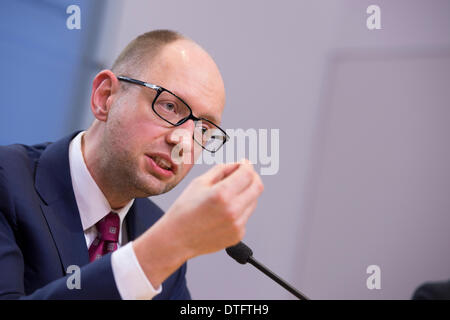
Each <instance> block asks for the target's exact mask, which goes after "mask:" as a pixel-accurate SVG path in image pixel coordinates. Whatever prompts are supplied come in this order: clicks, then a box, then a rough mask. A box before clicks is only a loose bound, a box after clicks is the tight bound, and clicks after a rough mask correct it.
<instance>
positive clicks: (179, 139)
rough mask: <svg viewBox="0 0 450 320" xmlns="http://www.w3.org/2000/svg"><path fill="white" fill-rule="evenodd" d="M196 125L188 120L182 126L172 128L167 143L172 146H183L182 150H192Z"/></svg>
mask: <svg viewBox="0 0 450 320" xmlns="http://www.w3.org/2000/svg"><path fill="white" fill-rule="evenodd" d="M194 130H195V123H194V121H193V120H188V121H186V122H185V123H183V124H182V125H180V126H177V127H173V128H171V130H170V132H169V134H167V136H166V141H167V143H169V144H171V145H178V144H182V147H183V148H182V149H184V150H186V151H187V150H191V149H192V143H193V140H192V137H193V135H194Z"/></svg>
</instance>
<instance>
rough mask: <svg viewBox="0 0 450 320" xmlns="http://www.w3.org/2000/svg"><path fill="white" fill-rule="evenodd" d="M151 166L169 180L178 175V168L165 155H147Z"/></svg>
mask: <svg viewBox="0 0 450 320" xmlns="http://www.w3.org/2000/svg"><path fill="white" fill-rule="evenodd" d="M147 158H148V160H149V164H150V166H151V167H152V168H153V170H154V172H155V173H157V174H158V175H160V176H163V177H166V178H169V177H171V176H173V175H174V174H176V173H177V170H178V167H177V165H176V164H175V163H173V162H172V161H171V160H170V158H169V157H168V156H167V155H165V154H152V155H149V154H147Z"/></svg>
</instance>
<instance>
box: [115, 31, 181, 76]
mask: <svg viewBox="0 0 450 320" xmlns="http://www.w3.org/2000/svg"><path fill="white" fill-rule="evenodd" d="M180 39H185V37H184V36H183V35H181V34H180V33H178V32H176V31H172V30H154V31H150V32H146V33H144V34H141V35H139V36H138V37H137V38H136V39H134V40H133V41H131V42H130V43H129V44H128V45H127V46H126V47H125V49H123V50H122V52H121V53H120V55H119V56H118V57H117V59H116V60H115V61H114V64H113V66H112V68H111V70H112V71H113V72H114V73H116V74H121V73H124V72H132V73H133V74H135V75H139V71H140V70H142V67H143V65H144V64H145V63H146V62H148V61H151V60H153V58H154V57H155V56H157V55H158V53H159V52H160V51H161V49H162V48H163V47H164V46H166V45H168V44H169V43H172V42H174V41H176V40H180Z"/></svg>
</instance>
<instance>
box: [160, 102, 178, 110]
mask: <svg viewBox="0 0 450 320" xmlns="http://www.w3.org/2000/svg"><path fill="white" fill-rule="evenodd" d="M163 107H164V109H166V111H175V109H176V106H175V104H173V103H171V102H167V103H164V104H163Z"/></svg>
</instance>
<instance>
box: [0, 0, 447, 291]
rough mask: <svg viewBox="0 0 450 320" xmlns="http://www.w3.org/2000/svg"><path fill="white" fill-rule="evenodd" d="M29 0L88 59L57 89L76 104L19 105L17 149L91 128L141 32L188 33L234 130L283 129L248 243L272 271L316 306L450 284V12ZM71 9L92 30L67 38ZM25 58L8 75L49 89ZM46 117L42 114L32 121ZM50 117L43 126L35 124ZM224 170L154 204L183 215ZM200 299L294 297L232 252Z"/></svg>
mask: <svg viewBox="0 0 450 320" xmlns="http://www.w3.org/2000/svg"><path fill="white" fill-rule="evenodd" d="M9 2H10V3H8V1H6V3H8V5H9V6H8V5H5V2H3V3H2V8H1V9H2V10H1V12H4V13H3V15H6V14H5V12H8V11H7V10H10V9H9V8H10V7H11V6H13V5H12V1H9ZM14 3H15V4H14V6H15V8H16V11H14V12H15V14H16V15H19V16H20V15H21V14H23V12H25V11H26V10H25V9H22V7H17V4H16V3H19V4H20V5H21V6H23V8H28V9H29V8H30V7H33V8H38V9H35V10H41V9H42V8H52V9H49V11H51V12H55V14H56V15H58V17H59V18H58V19H57V20H56V22H55V25H58V27H59V28H62V30H61V33H63V34H62V35H59V37H60V39H61V41H55V39H54V38H53V41H48V43H49V44H48V46H50V43H52V45H53V46H54V45H55V44H56V46H58V44H59V45H60V46H61V47H62V46H63V45H64V41H66V42H68V43H70V44H71V45H73V44H74V43H75V40H77V41H79V42H77V43H79V45H77V47H76V48H73V49H71V52H76V53H78V55H76V57H78V58H77V59H78V60H77V59H75V58H74V59H72V60H70V59H68V58H67V54H66V55H65V56H64V55H63V56H62V57H63V58H61V59H60V60H61V61H60V63H61V65H63V66H67V65H71V66H73V68H74V70H77V71H78V72H77V73H76V76H73V77H72V76H69V75H68V73H65V71H61V70H59V71H60V72H61V75H60V76H59V78H57V79H54V78H53V80H49V82H48V84H47V87H48V86H50V87H51V88H53V89H54V88H60V87H58V86H61V85H62V84H66V87H64V88H62V89H60V90H61V91H62V92H66V93H67V95H68V96H67V97H65V98H64V97H61V98H60V102H58V105H57V107H56V108H55V107H54V106H55V103H54V102H52V99H53V98H54V96H53V95H51V94H50V93H49V95H48V96H46V97H42V98H41V99H42V100H36V98H35V97H33V96H32V95H30V97H31V98H32V99H34V100H33V103H32V104H28V103H26V102H23V101H21V100H20V101H18V99H17V97H16V95H11V97H10V99H9V100H8V99H6V102H5V98H3V103H2V104H1V113H0V115H1V118H2V119H0V121H1V123H0V124H1V127H2V131H1V143H3V144H6V143H12V142H26V143H34V142H39V141H41V140H55V139H57V138H59V137H60V136H61V135H63V134H67V133H69V132H71V131H72V130H74V129H83V128H87V127H88V126H89V124H90V122H91V121H92V116H91V114H90V111H89V95H90V87H91V81H92V78H93V76H94V75H95V73H96V72H98V71H99V70H101V69H102V68H109V67H110V66H111V64H112V62H113V60H114V59H115V57H116V56H117V55H118V53H119V52H120V51H121V50H122V49H123V48H124V47H125V46H126V44H127V43H128V42H129V41H130V40H132V39H133V38H134V37H136V36H137V35H139V34H141V33H143V32H146V31H149V30H152V29H159V28H168V29H174V30H177V31H180V32H181V33H183V34H185V35H186V36H188V37H190V38H192V39H194V40H195V41H197V42H198V43H199V44H200V45H202V46H203V47H204V48H205V49H206V50H207V51H209V52H210V54H211V55H212V56H213V58H214V59H215V60H216V62H217V64H218V66H219V68H220V69H221V71H222V74H223V77H224V81H225V86H226V90H227V103H226V107H225V111H224V116H223V127H225V128H243V129H247V128H255V129H269V130H270V129H279V132H280V155H279V159H280V167H279V171H278V173H277V174H276V175H271V176H269V175H265V176H262V179H263V182H264V184H265V191H264V193H263V195H262V197H261V199H260V201H259V204H258V207H257V209H256V211H255V213H254V215H253V216H252V218H251V219H250V220H249V223H248V227H247V234H246V237H245V239H244V240H245V242H246V243H247V244H248V245H250V246H251V247H252V249H253V251H254V255H255V257H256V258H257V259H258V260H261V261H262V262H263V263H264V264H266V265H267V266H268V267H269V268H271V269H272V270H274V271H275V272H276V273H278V274H279V275H280V276H281V277H283V278H284V279H286V280H288V281H289V282H290V283H291V284H293V285H294V286H296V287H297V288H299V289H300V290H301V291H302V292H304V293H305V294H306V295H308V296H309V297H310V298H312V299H409V298H410V297H411V295H412V293H413V291H414V290H415V288H416V287H417V286H419V285H420V284H421V283H423V282H425V281H437V280H446V279H449V278H450V254H449V253H450V252H449V245H450V147H449V145H450V144H449V142H448V137H450V125H449V122H450V103H449V101H450V1H447V0H434V1H427V0H420V1H419V0H409V1H406V0H397V1H380V0H379V1H365V0H359V1H356V0H341V1H333V0H330V1H313V0H309V1H296V0H281V1H276V2H274V1H260V0H247V1H237V0H229V1H211V0H191V1H180V0H178V1H174V0H165V1H149V0H133V1H123V0H122V1H95V5H92V2H89V1H65V2H64V1H63V3H64V4H63V5H61V4H60V2H59V3H58V5H59V7H58V6H57V7H56V9H55V7H54V6H53V4H54V3H56V1H50V0H48V1H33V2H32V3H33V4H31V2H30V1H25V0H18V1H14ZM36 3H37V4H36ZM66 3H67V4H66ZM68 4H79V5H80V7H81V13H82V19H84V20H82V29H81V30H70V31H69V30H66V29H65V18H66V17H67V14H66V13H65V7H67V5H68ZM371 4H376V5H378V6H380V8H381V27H382V29H381V30H368V29H367V27H366V19H367V18H368V16H369V14H367V13H366V9H367V7H368V6H369V5H371ZM28 9H27V10H28ZM30 10H31V9H30ZM58 10H61V11H58ZM9 15H11V11H9ZM4 18H5V19H7V17H4ZM30 19H33V18H30ZM36 19H37V20H34V21H33V22H34V23H35V24H37V25H38V26H39V25H41V24H43V23H45V21H44V19H38V18H36ZM0 20H1V19H0ZM47 20H48V19H47ZM11 24H13V22H10V24H7V23H6V22H3V25H2V30H3V31H2V40H1V45H2V48H9V49H8V50H10V51H8V52H14V51H13V50H18V51H20V52H23V48H20V44H21V43H24V40H20V39H21V38H20V37H19V38H18V39H19V40H17V38H13V37H11V32H10V31H9V30H8V28H11ZM50 29H51V30H55V29H54V28H49V30H50ZM11 30H13V28H11ZM27 32H31V31H30V30H28V31H27V29H26V28H25V29H24V32H23V33H24V34H27ZM48 32H50V31H48ZM38 37H41V38H42V39H43V40H42V41H38V42H39V43H40V44H35V46H37V47H39V46H40V47H39V48H40V50H41V51H42V52H43V53H42V55H43V56H45V57H48V53H47V51H49V50H50V49H48V48H47V47H46V46H45V43H46V42H45V41H46V39H47V40H48V37H49V34H48V33H46V31H45V30H44V31H42V32H41V34H39V35H38ZM42 42H44V45H42ZM11 43H14V44H15V46H16V47H17V46H18V48H16V49H11V47H12V45H11ZM56 51H58V50H56ZM5 52H6V51H3V53H2V55H5V54H6V53H5ZM10 56H11V57H13V54H11V53H10ZM60 57H61V55H60ZM16 59H19V58H16ZM2 60H3V59H2ZM25 60H26V59H25V58H23V60H19V61H18V62H17V63H15V64H13V66H14V67H13V68H12V67H11V63H10V62H8V63H7V64H8V65H9V69H8V70H10V73H11V77H12V76H13V75H15V74H17V69H19V70H22V72H23V73H24V75H26V76H28V77H27V79H32V80H36V79H39V77H40V76H45V74H43V73H39V74H37V73H36V72H37V71H35V70H32V69H29V68H28V69H24V68H25V67H24V66H23V64H24V63H25ZM55 60H56V61H59V60H58V59H57V58H55ZM3 63H5V62H3ZM2 67H5V68H7V67H8V66H6V65H5V66H2ZM21 68H22V69H21ZM11 69H13V70H11ZM25 71H26V72H25ZM9 79H11V78H9ZM21 79H23V78H21ZM18 80H20V79H18ZM27 82H28V85H33V83H34V81H29V80H28V81H27ZM36 82H41V85H42V81H36ZM0 84H1V86H0V87H2V93H5V94H7V93H8V92H11V90H19V91H22V92H23V89H21V88H23V86H22V87H21V83H20V81H17V82H14V81H11V80H5V79H4V80H2V83H0ZM5 87H7V88H10V89H8V90H5ZM58 101H59V100H58ZM51 106H53V107H52V108H54V109H50V108H51ZM17 108H22V109H20V110H22V111H20V113H17V112H18V111H17ZM32 108H39V110H40V112H38V114H33V115H30V114H29V113H28V111H27V110H28V109H32ZM33 112H34V111H33ZM36 117H40V118H39V119H40V120H39V121H32V123H33V124H34V125H33V127H30V126H29V125H25V124H24V122H25V123H26V121H30V119H31V120H35V119H36ZM54 124H58V126H54V127H55V128H53V129H51V128H50V127H51V126H52V125H54ZM49 128H50V129H51V130H50V129H49ZM36 132H39V133H40V136H39V137H36ZM236 160H239V159H236ZM256 167H257V168H260V166H259V165H258V164H257V165H256ZM209 168H210V166H207V165H198V166H196V167H195V168H194V169H193V170H192V171H191V173H190V174H189V175H188V177H187V178H186V179H185V180H184V181H183V182H182V183H181V184H180V185H178V186H177V187H176V188H175V189H174V190H173V191H171V192H169V193H168V194H165V195H161V196H158V197H153V198H152V199H153V200H154V201H155V202H156V203H158V204H159V205H160V206H161V207H162V208H163V209H168V208H169V207H170V205H171V203H172V202H173V201H174V200H175V199H176V198H177V197H178V195H179V194H180V193H181V192H182V190H183V189H184V188H185V187H186V185H187V184H188V183H189V182H190V180H192V178H194V177H195V176H197V175H199V174H201V173H203V172H205V171H206V170H208V169H209ZM369 265H378V266H380V268H381V289H379V290H376V289H375V290H369V289H368V288H367V287H366V279H367V278H368V277H369V274H367V273H366V268H367V267H368V266H369ZM188 286H189V287H190V290H191V293H192V296H193V298H194V299H292V298H293V297H292V296H291V295H290V294H289V293H287V292H285V291H284V290H283V289H282V288H280V287H279V286H278V285H277V284H275V283H273V282H272V281H271V280H270V279H268V278H266V277H265V276H264V275H262V274H260V273H259V272H258V271H257V270H254V268H253V267H251V266H249V265H245V266H242V265H239V264H237V263H236V262H234V261H233V260H231V259H230V258H229V257H228V256H227V255H226V253H225V252H223V251H222V252H218V253H215V254H211V255H207V256H201V257H198V258H195V259H193V260H191V261H190V262H189V264H188Z"/></svg>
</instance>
